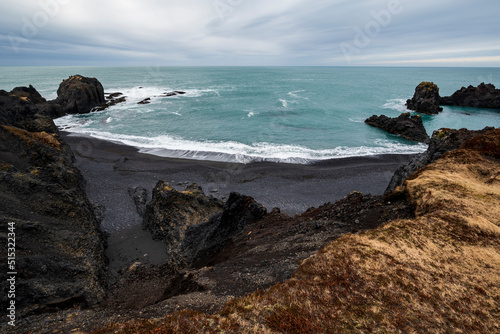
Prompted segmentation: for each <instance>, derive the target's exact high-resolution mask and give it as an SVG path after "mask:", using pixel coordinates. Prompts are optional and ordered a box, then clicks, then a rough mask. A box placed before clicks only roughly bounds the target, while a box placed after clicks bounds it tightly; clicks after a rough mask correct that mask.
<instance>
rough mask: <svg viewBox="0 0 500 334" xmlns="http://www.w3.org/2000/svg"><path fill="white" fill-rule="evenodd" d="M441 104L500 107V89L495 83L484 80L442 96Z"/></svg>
mask: <svg viewBox="0 0 500 334" xmlns="http://www.w3.org/2000/svg"><path fill="white" fill-rule="evenodd" d="M440 104H441V105H449V106H461V107H475V108H494V109H500V89H495V86H494V85H492V84H485V83H484V82H483V83H481V84H480V85H479V86H477V87H473V86H472V85H471V86H469V87H467V88H465V87H462V88H461V89H460V90H457V91H456V92H455V93H453V95H451V96H445V97H441V99H440Z"/></svg>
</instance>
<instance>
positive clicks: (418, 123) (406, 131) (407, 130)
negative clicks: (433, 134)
mask: <svg viewBox="0 0 500 334" xmlns="http://www.w3.org/2000/svg"><path fill="white" fill-rule="evenodd" d="M365 123H367V124H369V125H372V126H375V127H378V128H381V129H383V130H386V131H388V132H390V133H393V134H396V135H399V136H401V137H403V138H405V139H408V140H413V141H418V142H421V143H428V142H429V136H428V135H427V132H426V131H425V127H424V124H423V123H422V117H421V116H420V115H415V116H410V113H404V114H401V115H399V116H398V117H394V118H390V117H387V116H385V115H381V116H376V115H373V116H372V117H370V118H368V119H366V120H365Z"/></svg>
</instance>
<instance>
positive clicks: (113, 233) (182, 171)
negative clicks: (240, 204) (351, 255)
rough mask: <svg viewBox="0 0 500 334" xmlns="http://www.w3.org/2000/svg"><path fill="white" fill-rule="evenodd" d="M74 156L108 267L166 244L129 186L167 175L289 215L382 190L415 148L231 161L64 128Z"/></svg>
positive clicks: (152, 254) (145, 259)
mask: <svg viewBox="0 0 500 334" xmlns="http://www.w3.org/2000/svg"><path fill="white" fill-rule="evenodd" d="M61 135H62V136H63V138H64V140H65V141H66V142H67V143H68V144H69V145H70V146H71V148H72V149H73V151H74V152H75V155H76V157H77V160H76V163H75V165H76V166H77V167H78V168H79V169H80V171H81V172H82V174H83V176H84V178H85V180H86V192H87V195H88V197H89V199H90V200H91V201H92V202H93V203H98V204H101V205H103V206H105V207H106V212H105V216H104V220H103V222H102V227H103V229H104V230H105V231H106V232H108V233H109V234H110V238H109V240H108V251H107V252H108V257H109V259H110V270H111V273H113V272H114V271H117V270H119V269H123V268H128V267H129V266H130V265H131V264H133V263H134V262H135V261H141V262H142V263H144V264H161V263H162V262H163V258H162V254H163V251H162V250H163V249H164V246H163V244H162V243H161V242H155V241H152V240H151V235H150V233H149V232H147V231H143V230H142V228H141V222H142V219H141V217H140V216H139V215H138V214H137V212H136V208H135V204H134V201H133V200H132V198H131V197H130V196H129V194H128V189H129V188H135V187H143V188H145V189H147V190H148V197H149V199H151V190H152V189H153V188H154V186H155V185H156V183H157V182H158V181H159V180H165V181H168V182H170V183H171V185H172V186H173V187H174V188H176V189H178V190H184V188H185V185H186V184H187V183H197V184H199V185H201V186H202V187H203V190H204V191H205V193H207V194H211V195H213V196H214V197H218V198H221V199H225V198H227V197H228V195H229V193H230V192H232V191H236V192H240V193H242V194H245V195H248V196H252V197H254V198H255V200H256V201H257V202H260V203H261V204H263V205H264V206H265V207H267V208H268V210H271V209H272V208H273V207H279V208H280V209H281V212H283V213H285V214H288V215H290V216H291V215H295V214H298V213H302V212H303V211H305V210H306V209H307V208H309V207H312V206H320V205H322V204H324V203H326V202H334V201H336V200H339V199H341V198H343V197H344V196H346V195H347V194H349V193H350V192H352V191H359V192H362V193H365V194H368V193H370V194H372V195H380V194H382V193H383V192H384V190H385V188H386V186H387V184H388V183H389V181H390V179H391V177H392V175H393V173H394V171H395V170H396V169H397V168H398V167H399V166H400V165H401V164H403V163H406V162H408V161H409V160H410V159H411V157H412V156H413V155H378V156H368V157H353V158H343V159H335V160H328V161H322V162H319V163H316V164H313V165H294V164H277V163H252V164H247V165H243V164H235V163H223V162H210V161H197V160H183V159H171V158H163V157H158V156H153V155H149V154H142V153H140V152H139V151H138V149H136V148H134V147H131V146H127V145H123V144H117V143H112V142H109V141H104V140H99V139H95V138H92V137H80V136H75V135H71V134H68V133H64V132H62V133H61Z"/></svg>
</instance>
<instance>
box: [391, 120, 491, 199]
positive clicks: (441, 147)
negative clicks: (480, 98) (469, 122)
mask: <svg viewBox="0 0 500 334" xmlns="http://www.w3.org/2000/svg"><path fill="white" fill-rule="evenodd" d="M493 129H494V128H492V127H486V128H484V129H483V130H478V131H472V130H467V129H460V130H455V129H439V130H436V131H434V132H433V134H432V137H431V139H430V142H429V148H428V149H427V151H425V152H424V153H422V154H419V155H417V156H416V157H415V158H413V159H412V160H411V161H410V162H409V163H408V164H406V165H403V166H401V167H399V168H398V170H396V172H395V173H394V175H393V177H392V179H391V181H390V182H389V185H388V186H387V189H386V190H385V195H390V194H391V193H392V192H393V191H394V190H396V188H397V187H398V186H400V185H402V184H403V182H404V180H405V179H406V178H407V177H408V176H410V175H411V174H413V173H415V172H416V171H417V170H419V169H420V168H422V167H425V166H427V165H428V164H430V163H432V162H434V161H436V160H437V159H439V158H440V157H441V156H442V155H443V154H444V153H446V152H449V151H453V150H456V149H458V148H460V146H461V145H462V144H463V143H465V142H466V141H468V140H470V139H472V138H474V137H475V136H479V135H482V134H485V133H487V132H489V131H491V130H493Z"/></svg>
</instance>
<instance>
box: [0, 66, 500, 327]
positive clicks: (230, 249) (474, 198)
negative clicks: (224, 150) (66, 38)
mask: <svg viewBox="0 0 500 334" xmlns="http://www.w3.org/2000/svg"><path fill="white" fill-rule="evenodd" d="M101 88H102V86H100V83H98V81H97V80H92V79H89V78H83V77H80V76H74V77H71V78H69V79H68V80H65V81H64V82H63V83H62V84H61V87H60V89H59V90H58V94H59V97H58V98H57V99H56V100H54V101H45V100H44V99H43V98H42V97H41V96H40V95H39V94H38V93H37V92H36V90H35V89H34V88H33V87H28V88H16V89H14V90H13V91H11V92H5V91H0V137H1V141H0V196H1V205H0V223H1V224H2V233H4V232H3V231H7V230H8V227H9V226H11V225H9V224H12V223H14V226H15V231H16V267H15V270H16V271H17V272H18V276H17V279H18V282H17V286H16V289H17V290H16V298H15V302H16V316H17V321H18V322H17V326H16V327H10V326H8V325H7V324H6V322H4V323H2V324H0V326H1V327H0V328H1V329H2V331H4V332H13V333H29V332H33V333H54V332H61V333H69V332H73V333H78V332H79V333H83V332H86V333H90V332H93V333H199V332H208V333H212V332H213V333H217V332H241V333H275V332H284V333H319V332H335V333H350V332H359V333H365V332H369V333H372V332H373V333H386V332H391V333H392V332H394V333H411V332H418V333H420V332H467V333H494V332H498V331H500V322H499V320H498V319H500V314H499V309H500V302H499V300H500V241H499V240H500V239H499V236H500V220H499V217H500V205H499V203H500V185H499V183H500V179H499V178H500V165H499V163H500V130H499V129H496V130H495V129H493V128H486V129H484V130H482V131H467V130H465V129H463V130H450V129H442V130H439V131H436V132H435V133H434V134H433V136H432V138H430V139H429V140H430V145H429V150H428V151H427V152H426V153H424V154H422V155H421V156H419V157H417V158H415V159H414V160H413V161H411V162H410V164H408V165H406V166H402V167H401V168H400V170H399V171H398V172H397V173H396V174H395V176H394V178H393V181H391V184H390V185H389V188H388V190H387V192H386V195H385V196H375V197H374V196H370V195H363V194H361V193H357V192H355V193H351V194H349V195H347V196H346V197H345V198H344V199H342V200H340V201H338V202H336V203H327V204H325V205H323V206H321V207H318V208H311V209H309V210H307V211H306V212H304V213H303V214H300V215H297V216H295V217H289V216H287V215H284V214H282V213H281V212H280V210H279V209H278V208H274V209H272V210H270V211H268V210H267V209H266V208H264V207H263V206H262V205H260V204H259V203H257V202H256V201H255V200H254V199H253V198H251V197H248V196H245V195H241V194H237V193H232V194H231V195H230V196H229V198H228V199H227V200H226V201H224V202H223V201H221V200H218V199H215V198H213V197H211V196H208V195H206V194H205V193H204V192H203V189H201V187H199V186H197V185H192V184H191V185H188V186H187V187H186V190H184V191H178V190H175V189H173V187H172V186H171V185H170V184H169V183H167V182H164V181H159V182H158V183H157V185H156V187H155V188H154V189H153V191H152V193H153V196H152V200H151V201H150V202H149V203H147V205H146V202H147V192H148V190H147V189H141V188H136V189H130V190H129V193H130V195H131V196H132V198H133V199H134V202H135V203H136V206H137V212H138V213H139V214H140V215H142V216H143V226H144V228H146V229H147V230H149V231H150V232H151V235H152V238H155V239H157V240H161V241H163V242H164V244H165V254H166V258H167V261H165V263H164V264H162V265H158V266H149V267H148V266H143V265H142V264H141V263H137V264H135V265H133V266H131V267H130V268H128V270H126V272H122V273H121V276H120V277H118V278H117V279H115V280H113V281H112V282H111V281H107V280H106V265H107V259H106V256H105V253H104V249H105V246H106V239H105V236H104V235H103V233H102V232H101V229H100V226H99V220H98V218H99V216H101V214H102V211H103V210H102V208H99V207H98V206H96V205H93V204H92V203H90V202H89V200H88V199H87V196H86V194H85V191H84V180H83V177H82V175H81V173H80V171H78V169H76V168H75V166H74V164H73V160H74V156H73V153H72V152H71V149H70V148H69V147H68V146H67V145H66V144H65V143H64V141H63V140H62V139H61V137H60V135H59V133H58V131H57V128H56V127H55V126H54V124H53V122H52V120H51V117H55V116H57V115H60V114H61V113H67V112H90V111H91V110H99V108H105V107H106V105H107V104H109V103H110V101H112V100H113V99H114V97H110V96H108V98H105V97H104V92H103V90H101ZM82 91H83V92H86V93H84V94H82V93H81V92H82ZM116 98H119V96H116ZM96 213H98V214H97V215H96ZM2 236H3V238H4V239H5V242H4V243H3V244H2V247H6V245H7V235H6V234H5V233H4V234H2ZM3 254H7V252H6V249H4V251H2V255H3ZM2 261H4V262H7V259H6V258H5V257H4V258H2ZM2 275H4V273H2ZM1 279H2V280H6V277H3V276H2V277H1ZM8 298H9V297H8V296H7V295H2V311H3V312H4V311H5V310H7V304H8V303H9V302H10V300H9V299H8ZM181 310H182V311H181Z"/></svg>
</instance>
